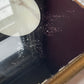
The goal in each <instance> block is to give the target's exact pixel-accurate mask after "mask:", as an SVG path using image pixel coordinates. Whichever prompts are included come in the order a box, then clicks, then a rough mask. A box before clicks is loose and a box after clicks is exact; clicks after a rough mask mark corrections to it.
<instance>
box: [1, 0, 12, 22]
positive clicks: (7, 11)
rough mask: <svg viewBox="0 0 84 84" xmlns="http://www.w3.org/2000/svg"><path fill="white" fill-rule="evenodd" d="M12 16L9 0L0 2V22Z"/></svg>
mask: <svg viewBox="0 0 84 84" xmlns="http://www.w3.org/2000/svg"><path fill="white" fill-rule="evenodd" d="M11 15H13V12H12V8H11V5H10V2H9V0H0V21H1V20H3V19H5V18H7V17H9V16H11Z"/></svg>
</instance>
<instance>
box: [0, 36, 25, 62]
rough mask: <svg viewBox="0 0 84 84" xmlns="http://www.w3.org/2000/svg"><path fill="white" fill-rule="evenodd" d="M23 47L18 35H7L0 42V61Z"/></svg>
mask: <svg viewBox="0 0 84 84" xmlns="http://www.w3.org/2000/svg"><path fill="white" fill-rule="evenodd" d="M22 49H24V47H23V45H22V41H21V39H20V37H9V38H7V39H5V40H3V41H1V42H0V51H1V52H0V62H1V61H3V60H5V59H7V58H8V57H10V56H11V55H13V54H15V53H16V52H17V51H19V50H22Z"/></svg>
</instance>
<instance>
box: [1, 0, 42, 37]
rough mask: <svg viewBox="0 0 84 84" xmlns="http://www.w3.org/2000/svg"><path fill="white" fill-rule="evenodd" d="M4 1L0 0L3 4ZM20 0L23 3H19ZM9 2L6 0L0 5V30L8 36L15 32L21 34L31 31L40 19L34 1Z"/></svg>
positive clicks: (13, 0) (14, 0) (12, 0)
mask: <svg viewBox="0 0 84 84" xmlns="http://www.w3.org/2000/svg"><path fill="white" fill-rule="evenodd" d="M4 1H5V0H0V3H1V2H2V4H4V3H3V2H4ZM20 1H22V2H23V4H20V3H21V2H20ZM10 2H11V3H10ZM10 2H9V0H6V2H5V4H4V5H1V6H0V7H1V11H0V17H1V19H0V32H1V33H3V34H6V35H9V36H12V35H14V34H15V33H19V36H23V35H27V34H30V33H31V32H33V31H34V30H35V29H36V28H37V27H38V25H39V23H40V19H41V15H40V10H39V7H38V5H37V4H36V2H35V1H34V0H11V1H10ZM13 2H14V3H13ZM4 10H5V13H4Z"/></svg>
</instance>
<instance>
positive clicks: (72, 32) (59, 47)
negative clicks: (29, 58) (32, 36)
mask: <svg viewBox="0 0 84 84" xmlns="http://www.w3.org/2000/svg"><path fill="white" fill-rule="evenodd" d="M46 4H47V11H46V17H45V18H46V21H45V33H44V49H45V50H46V52H45V53H46V54H47V55H46V56H47V60H48V64H49V66H51V67H52V69H53V70H54V71H55V70H56V68H60V67H62V66H64V65H65V64H67V63H68V62H69V61H70V60H71V59H73V58H74V57H75V56H77V55H78V54H80V53H82V52H84V9H83V8H81V7H80V6H79V5H78V4H77V3H76V2H74V1H72V0H47V3H46ZM45 46H46V47H45Z"/></svg>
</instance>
